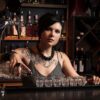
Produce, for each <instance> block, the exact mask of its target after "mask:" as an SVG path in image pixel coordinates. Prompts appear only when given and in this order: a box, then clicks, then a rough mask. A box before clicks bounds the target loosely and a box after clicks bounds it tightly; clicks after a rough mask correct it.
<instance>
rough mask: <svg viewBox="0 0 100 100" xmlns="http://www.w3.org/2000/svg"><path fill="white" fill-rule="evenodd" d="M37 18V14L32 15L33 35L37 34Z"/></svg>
mask: <svg viewBox="0 0 100 100" xmlns="http://www.w3.org/2000/svg"><path fill="white" fill-rule="evenodd" d="M38 20H39V16H38V14H35V15H34V23H33V34H34V36H35V37H37V36H38Z"/></svg>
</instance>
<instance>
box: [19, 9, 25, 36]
mask: <svg viewBox="0 0 100 100" xmlns="http://www.w3.org/2000/svg"><path fill="white" fill-rule="evenodd" d="M20 33H21V36H26V27H25V22H24V15H23V11H21V15H20Z"/></svg>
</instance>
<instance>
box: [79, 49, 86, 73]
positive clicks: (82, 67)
mask: <svg viewBox="0 0 100 100" xmlns="http://www.w3.org/2000/svg"><path fill="white" fill-rule="evenodd" d="M84 57H85V54H84V48H81V49H80V53H79V58H80V59H79V73H84V71H85V58H84Z"/></svg>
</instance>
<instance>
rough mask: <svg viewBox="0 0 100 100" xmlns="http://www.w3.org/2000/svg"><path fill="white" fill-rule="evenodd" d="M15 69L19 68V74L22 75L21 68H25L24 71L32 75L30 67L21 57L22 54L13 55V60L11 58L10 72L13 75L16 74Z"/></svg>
mask: <svg viewBox="0 0 100 100" xmlns="http://www.w3.org/2000/svg"><path fill="white" fill-rule="evenodd" d="M15 67H17V68H18V70H17V71H18V72H17V73H18V74H21V70H19V69H20V68H19V67H21V69H22V68H24V69H26V70H27V71H28V73H30V74H31V70H30V69H29V68H28V66H27V65H26V64H25V63H24V58H23V57H22V56H21V55H20V54H18V53H16V52H15V53H13V54H12V55H11V58H10V72H11V73H14V69H15Z"/></svg>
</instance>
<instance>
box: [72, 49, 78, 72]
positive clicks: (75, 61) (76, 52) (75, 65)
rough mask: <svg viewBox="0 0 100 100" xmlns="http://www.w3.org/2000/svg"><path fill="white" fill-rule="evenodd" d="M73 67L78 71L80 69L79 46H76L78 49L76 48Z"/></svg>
mask: <svg viewBox="0 0 100 100" xmlns="http://www.w3.org/2000/svg"><path fill="white" fill-rule="evenodd" d="M73 67H74V69H75V70H76V72H78V71H79V48H78V47H76V50H75V57H74V62H73Z"/></svg>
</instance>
